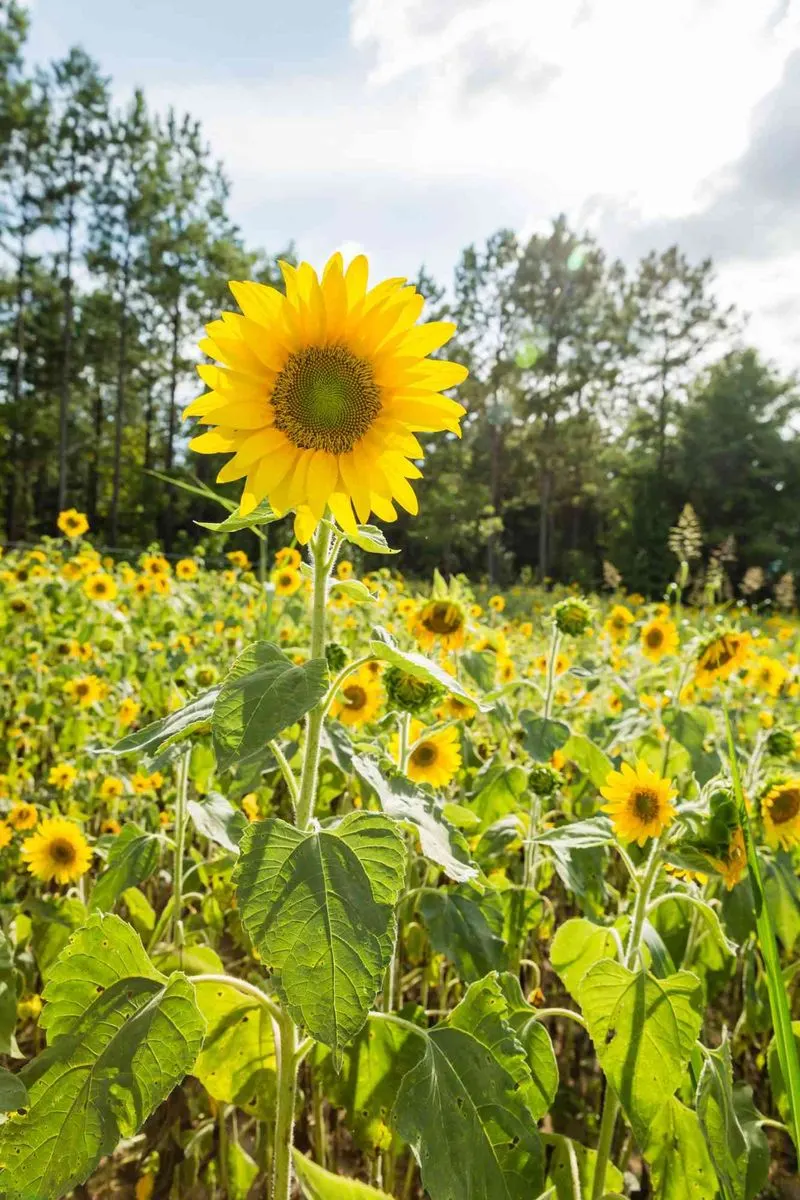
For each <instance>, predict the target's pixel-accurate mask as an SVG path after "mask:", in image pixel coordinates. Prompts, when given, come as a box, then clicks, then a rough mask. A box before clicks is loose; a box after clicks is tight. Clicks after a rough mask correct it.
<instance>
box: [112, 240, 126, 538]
mask: <svg viewBox="0 0 800 1200" xmlns="http://www.w3.org/2000/svg"><path fill="white" fill-rule="evenodd" d="M129 282H130V244H129V243H128V244H126V246H125V263H124V266H123V269H122V295H121V297H120V310H119V337H118V347H117V348H118V355H117V398H116V404H115V407H114V474H113V481H112V485H111V519H110V537H111V545H112V546H116V544H117V534H118V528H119V489H120V482H121V475H122V426H123V416H124V412H125V383H126V373H127V370H126V368H127V361H126V359H127V347H128V285H129Z"/></svg>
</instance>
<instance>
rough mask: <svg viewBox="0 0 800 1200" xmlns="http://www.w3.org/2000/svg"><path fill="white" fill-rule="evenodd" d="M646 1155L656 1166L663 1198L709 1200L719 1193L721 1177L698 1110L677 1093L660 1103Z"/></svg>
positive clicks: (655, 1178) (655, 1179) (658, 1191)
mask: <svg viewBox="0 0 800 1200" xmlns="http://www.w3.org/2000/svg"><path fill="white" fill-rule="evenodd" d="M644 1156H645V1158H646V1159H647V1161H648V1163H649V1164H650V1166H651V1168H652V1173H653V1189H654V1194H655V1195H656V1196H658V1197H659V1200H708V1197H709V1196H716V1195H717V1194H718V1187H717V1177H716V1172H715V1171H714V1167H713V1164H712V1162H711V1159H710V1158H709V1154H708V1149H707V1147H706V1143H705V1139H704V1138H703V1131H702V1129H701V1128H700V1122H699V1120H698V1118H697V1113H695V1112H693V1111H692V1109H690V1108H687V1107H686V1105H684V1104H681V1102H680V1100H678V1099H677V1098H676V1097H675V1096H670V1097H669V1099H668V1100H667V1102H666V1103H664V1097H663V1096H662V1097H661V1102H660V1104H659V1106H658V1111H657V1112H656V1113H655V1115H654V1119H653V1122H652V1125H651V1127H650V1137H649V1140H648V1142H647V1143H646V1149H645V1152H644Z"/></svg>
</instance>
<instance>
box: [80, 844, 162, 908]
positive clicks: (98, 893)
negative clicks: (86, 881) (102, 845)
mask: <svg viewBox="0 0 800 1200" xmlns="http://www.w3.org/2000/svg"><path fill="white" fill-rule="evenodd" d="M160 848H161V838H160V837H159V835H158V834H157V833H148V832H147V830H145V829H140V828H139V826H138V825H125V826H124V827H123V829H122V830H121V831H120V832H119V833H118V834H117V836H116V838H115V839H114V841H113V843H112V845H111V850H110V851H109V855H108V867H107V869H106V870H105V871H104V872H103V874H102V875H101V876H100V878H99V879H98V880H97V883H96V884H95V885H94V887H93V888H92V895H91V898H90V900H89V911H90V912H97V911H98V910H99V911H102V912H110V911H111V909H112V908H113V907H114V905H115V903H116V902H117V900H118V898H119V897H120V896H121V895H122V893H123V892H124V891H125V889H126V888H130V887H137V886H138V885H139V884H140V883H144V881H145V879H149V878H150V876H151V875H152V874H153V872H154V871H155V870H156V868H157V866H158V858H159V851H160Z"/></svg>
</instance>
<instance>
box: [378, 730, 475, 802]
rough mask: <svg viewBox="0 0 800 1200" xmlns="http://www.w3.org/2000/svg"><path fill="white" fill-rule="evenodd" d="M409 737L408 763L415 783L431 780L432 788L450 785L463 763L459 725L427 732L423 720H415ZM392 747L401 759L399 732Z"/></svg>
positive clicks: (410, 777) (393, 739)
mask: <svg viewBox="0 0 800 1200" xmlns="http://www.w3.org/2000/svg"><path fill="white" fill-rule="evenodd" d="M409 737H410V741H411V752H410V754H409V756H408V760H407V762H406V775H408V777H409V779H413V780H414V782H415V783H429V784H430V785H431V786H432V787H447V785H448V783H449V782H450V780H451V779H452V778H453V777H454V776H455V775H456V773H457V771H458V769H459V767H460V766H461V745H460V735H459V732H458V730H457V729H456V728H455V726H454V725H450V726H448V727H447V728H445V729H438V730H434V731H433V732H432V733H426V732H425V730H424V728H423V726H422V723H421V722H420V721H418V720H416V719H414V720H413V721H412V722H411V726H410V729H409ZM389 750H390V753H391V754H392V755H393V757H394V758H397V754H398V750H399V739H398V737H397V734H395V735H394V736H393V738H392V740H391V743H390V746H389Z"/></svg>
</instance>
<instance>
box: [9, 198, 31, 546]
mask: <svg viewBox="0 0 800 1200" xmlns="http://www.w3.org/2000/svg"><path fill="white" fill-rule="evenodd" d="M26 199H27V197H25V198H23V204H25V200H26ZM27 235H28V230H27V222H26V221H25V218H24V217H23V225H22V230H21V234H20V248H19V257H18V259H17V282H16V288H15V296H14V299H15V307H16V318H15V321H14V348H15V350H16V358H15V360H14V374H13V377H12V381H11V438H10V442H9V448H8V491H7V493H6V530H7V532H8V536H9V539H10V540H11V541H16V540H17V538H18V537H19V536H20V530H19V527H18V513H17V497H18V494H19V493H18V489H19V480H20V473H21V464H20V447H21V443H22V431H23V419H22V377H23V371H24V363H25V270H26V266H27Z"/></svg>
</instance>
